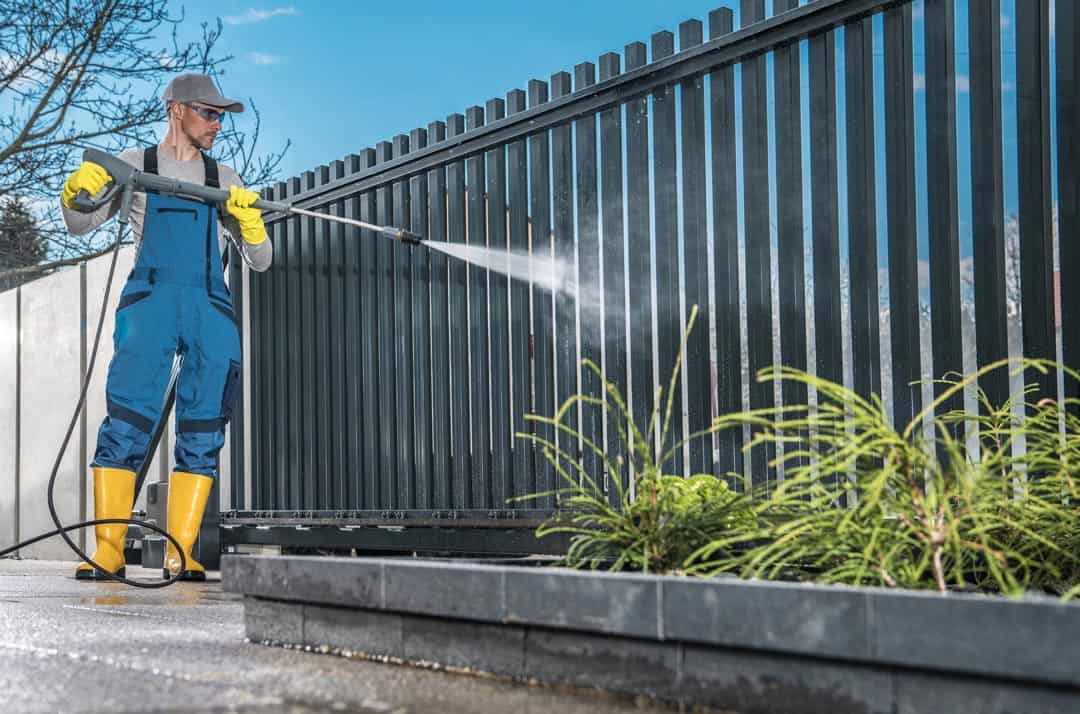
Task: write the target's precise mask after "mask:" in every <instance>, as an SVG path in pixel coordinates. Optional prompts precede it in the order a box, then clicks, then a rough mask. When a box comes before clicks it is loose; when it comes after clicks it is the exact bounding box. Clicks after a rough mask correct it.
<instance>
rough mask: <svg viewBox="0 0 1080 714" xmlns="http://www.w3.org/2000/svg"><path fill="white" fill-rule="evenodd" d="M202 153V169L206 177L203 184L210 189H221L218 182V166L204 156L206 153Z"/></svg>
mask: <svg viewBox="0 0 1080 714" xmlns="http://www.w3.org/2000/svg"><path fill="white" fill-rule="evenodd" d="M201 153H202V160H203V168H204V172H205V175H206V180H205V181H204V183H205V184H206V185H207V186H209V187H210V188H221V183H220V182H219V181H218V165H217V162H216V161H214V160H213V159H211V158H210V157H209V156H207V155H206V152H201Z"/></svg>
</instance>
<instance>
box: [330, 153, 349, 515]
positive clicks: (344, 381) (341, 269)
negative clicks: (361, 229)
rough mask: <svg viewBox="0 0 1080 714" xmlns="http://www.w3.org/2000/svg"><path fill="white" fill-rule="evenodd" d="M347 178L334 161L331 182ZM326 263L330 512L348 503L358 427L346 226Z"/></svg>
mask: <svg viewBox="0 0 1080 714" xmlns="http://www.w3.org/2000/svg"><path fill="white" fill-rule="evenodd" d="M344 177H345V162H344V161H333V162H331V164H330V176H329V178H331V179H334V180H335V181H336V180H338V179H341V178H344ZM330 213H331V214H332V215H335V216H343V215H345V202H344V201H335V202H334V203H332V204H330ZM326 230H327V232H328V233H329V235H328V240H327V262H326V278H325V280H326V283H327V293H328V302H327V305H326V306H325V307H326V311H327V323H326V324H327V329H328V330H329V333H330V334H329V335H328V337H329V341H330V347H329V355H328V356H327V357H328V361H329V363H330V364H329V365H328V366H329V369H326V370H325V371H326V373H327V376H326V380H327V383H326V389H327V391H328V392H329V393H327V392H324V394H325V395H326V398H327V414H328V422H327V424H326V426H327V431H328V432H329V435H328V436H327V437H326V438H327V439H329V440H330V455H329V463H327V464H326V465H325V466H324V467H323V469H324V471H325V472H326V473H327V477H328V478H329V480H330V494H331V496H330V503H329V507H330V508H335V509H341V508H345V504H346V502H347V501H348V486H349V478H348V475H349V473H350V471H349V462H348V443H347V442H348V437H347V436H346V434H348V433H349V431H350V430H351V429H353V428H355V424H350V423H349V419H348V414H347V413H346V409H345V395H346V394H347V393H348V391H347V390H348V384H349V375H348V374H347V373H346V371H345V320H346V318H345V240H346V238H345V226H344V225H342V224H340V223H330V224H328V225H327V227H326Z"/></svg>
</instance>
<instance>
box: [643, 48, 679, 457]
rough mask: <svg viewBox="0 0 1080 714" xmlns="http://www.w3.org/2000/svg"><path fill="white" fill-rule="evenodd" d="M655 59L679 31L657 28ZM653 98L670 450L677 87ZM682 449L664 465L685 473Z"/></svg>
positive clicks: (659, 317)
mask: <svg viewBox="0 0 1080 714" xmlns="http://www.w3.org/2000/svg"><path fill="white" fill-rule="evenodd" d="M651 41H652V61H653V62H656V61H657V60H661V59H664V58H665V57H670V56H671V55H673V54H674V53H675V36H674V35H673V34H672V33H670V32H668V31H666V30H665V31H663V32H657V33H655V34H654V35H653V36H652V38H651ZM652 98H653V204H654V207H655V211H656V216H655V230H656V333H657V334H656V339H657V345H658V347H659V364H658V365H657V369H658V370H659V372H660V383H661V385H662V386H663V387H664V397H665V403H664V404H662V405H661V423H662V422H663V418H662V417H663V413H664V410H666V409H667V401H668V400H670V401H671V403H672V408H671V423H670V425H669V427H668V431H667V439H666V440H665V441H664V442H662V443H661V444H660V449H661V451H662V452H666V451H667V450H668V449H670V448H671V447H672V446H674V445H675V444H677V443H678V442H680V441H681V440H682V438H683V428H682V427H683V400H682V386H681V384H682V380H683V378H684V377H685V374H684V373H681V372H680V374H679V380H678V381H677V382H676V383H675V390H674V393H669V392H668V389H667V387H668V384H669V382H670V380H669V377H670V375H671V370H672V369H673V368H674V367H675V358H676V356H677V355H678V353H679V342H680V337H681V335H682V327H683V323H684V320H683V315H682V313H681V311H680V309H679V295H680V293H681V292H682V282H681V281H680V279H679V225H678V217H679V208H678V191H677V189H676V186H677V185H678V184H677V177H676V155H675V133H676V131H677V129H676V127H675V87H674V86H672V85H667V86H665V87H661V88H659V89H657V90H655V91H654V92H653V94H652ZM682 456H683V455H682V451H681V450H680V451H679V452H677V453H674V454H672V458H671V461H670V462H669V464H665V465H663V468H664V470H665V471H666V472H667V473H674V474H682V473H683V458H682Z"/></svg>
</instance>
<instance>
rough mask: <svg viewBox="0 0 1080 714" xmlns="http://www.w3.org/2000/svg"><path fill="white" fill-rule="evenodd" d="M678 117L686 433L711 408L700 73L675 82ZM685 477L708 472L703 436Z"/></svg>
mask: <svg viewBox="0 0 1080 714" xmlns="http://www.w3.org/2000/svg"><path fill="white" fill-rule="evenodd" d="M703 35H704V32H703V28H702V23H701V20H687V21H686V22H683V23H682V24H680V25H679V51H680V52H685V51H686V50H688V49H690V48H691V47H696V46H697V45H700V44H701V42H702V40H703ZM680 95H681V97H680V99H681V102H680V104H681V107H680V108H681V115H682V117H681V118H682V127H681V131H682V161H681V163H682V226H683V274H684V275H685V277H686V311H687V315H689V312H690V309H691V307H692V306H694V305H697V306H698V316H697V321H696V322H695V325H694V330H693V332H691V333H690V335H689V336H688V337H687V343H686V385H687V395H688V398H687V404H686V411H687V415H688V425H689V426H688V429H689V432H688V433H690V434H694V433H697V432H701V431H704V430H706V429H708V428H709V422H710V421H711V419H712V404H711V403H710V401H711V400H710V399H709V394H710V393H711V391H712V390H711V383H712V375H711V371H712V364H711V360H710V358H709V330H708V327H707V326H708V324H709V323H710V321H711V320H712V311H711V310H710V309H709V307H710V306H709V266H708V261H709V252H708V245H707V243H706V241H707V240H708V226H707V225H706V219H705V210H706V209H705V78H704V77H703V76H702V75H697V76H694V77H693V78H691V79H687V80H683V82H681V84H680ZM689 452H690V463H689V464H688V469H689V473H691V474H702V473H712V446H711V444H710V442H709V441H707V440H706V439H703V438H698V439H694V440H693V441H692V442H690V448H689Z"/></svg>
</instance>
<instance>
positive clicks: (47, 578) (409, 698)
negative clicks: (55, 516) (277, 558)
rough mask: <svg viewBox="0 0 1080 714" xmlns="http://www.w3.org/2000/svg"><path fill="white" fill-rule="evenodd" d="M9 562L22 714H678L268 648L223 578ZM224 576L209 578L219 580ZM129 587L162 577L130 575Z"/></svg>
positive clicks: (0, 680)
mask: <svg viewBox="0 0 1080 714" xmlns="http://www.w3.org/2000/svg"><path fill="white" fill-rule="evenodd" d="M72 571H73V563H59V562H49V561H31V560H23V561H17V560H0V692H3V704H2V705H0V706H2V707H3V710H4V714H22V713H23V712H27V713H29V712H64V713H65V714H66V713H68V712H72V713H75V712H79V713H82V712H110V713H113V712H140V713H143V712H146V713H150V712H243V713H244V714H254V713H255V712H260V713H263V712H265V713H267V714H277V713H285V712H290V713H296V714H308V713H309V712H361V713H364V714H372V713H381V712H400V713H403V714H404V713H406V712H418V713H419V712H424V713H431V714H434V713H438V714H444V713H445V714H457V713H458V712H461V713H462V714H464V713H465V712H469V713H474V712H475V713H477V714H486V713H489V712H490V713H492V714H494V713H496V712H498V713H502V712H526V713H539V712H560V713H561V714H579V713H580V714H585V713H586V712H588V713H589V714H608V713H611V714H614V713H615V712H638V713H640V712H671V711H674V710H673V709H670V708H666V707H662V706H659V705H657V704H655V703H651V702H642V701H637V702H634V701H628V700H625V699H619V698H615V697H612V696H608V695H605V694H601V693H592V692H582V691H579V690H563V689H553V688H549V687H541V686H532V685H528V684H522V683H515V682H511V681H508V680H503V679H496V678H492V677H485V676H476V675H466V674H457V673H449V672H442V671H435V670H428V669H421V668H417V667H410V666H405V665H399V664H391V663H381V662H372V661H367V660H361V659H347V658H343V657H337V656H333V655H325V654H318V653H313V652H304V651H300V650H289V649H282V648H275V647H266V646H263V645H259V644H254V643H249V642H247V641H245V638H244V623H243V605H242V603H241V600H240V598H239V596H236V595H233V594H230V593H223V592H222V591H221V583H220V581H216V580H211V581H209V582H206V583H179V584H177V585H173V586H170V587H168V588H164V589H159V590H143V589H136V588H130V587H127V586H124V585H122V584H119V583H109V582H100V583H98V582H78V581H76V580H75V579H74V578H73V577H72ZM216 576H217V573H211V577H212V578H214V577H216ZM128 577H129V578H133V579H140V580H147V581H150V580H154V579H155V578H160V571H157V570H143V569H142V568H136V567H130V566H129V567H128Z"/></svg>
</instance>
